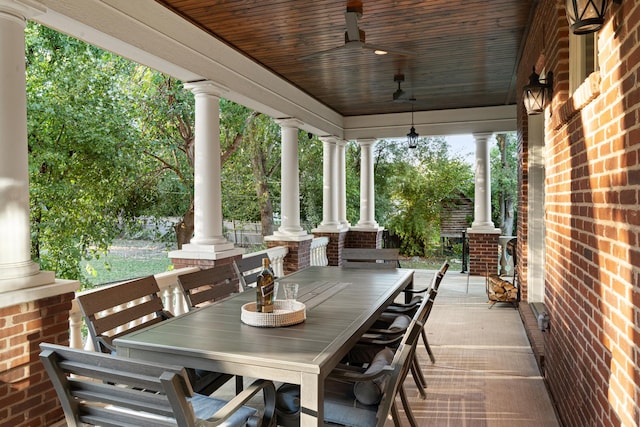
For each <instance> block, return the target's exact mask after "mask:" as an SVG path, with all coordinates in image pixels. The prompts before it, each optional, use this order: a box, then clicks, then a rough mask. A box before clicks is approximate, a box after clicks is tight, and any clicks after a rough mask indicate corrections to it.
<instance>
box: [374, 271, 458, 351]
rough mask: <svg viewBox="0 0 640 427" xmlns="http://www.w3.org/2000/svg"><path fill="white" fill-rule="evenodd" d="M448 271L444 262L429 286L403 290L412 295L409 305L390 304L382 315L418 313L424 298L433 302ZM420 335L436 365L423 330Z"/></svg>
mask: <svg viewBox="0 0 640 427" xmlns="http://www.w3.org/2000/svg"><path fill="white" fill-rule="evenodd" d="M448 269H449V262H448V261H445V262H444V263H443V264H442V266H441V267H440V270H438V272H437V273H436V275H435V276H434V277H433V281H432V282H431V283H430V284H429V286H427V287H426V288H422V289H405V290H404V291H405V292H410V293H412V294H414V297H413V298H412V299H411V301H410V302H409V303H396V302H394V303H392V304H391V305H390V306H389V307H387V309H386V310H385V312H384V315H393V314H396V315H397V314H405V315H409V316H413V315H414V314H415V313H416V312H417V311H418V308H419V307H420V304H422V302H423V300H424V298H425V297H426V298H429V297H431V298H432V299H434V300H435V298H436V296H437V294H438V289H439V288H440V283H442V280H443V279H444V275H445V273H446V272H447V270H448ZM432 305H433V302H432V303H431V306H432ZM431 306H430V308H429V311H428V312H427V314H426V317H425V318H424V321H423V323H426V320H427V318H428V316H429V313H430V312H431ZM421 335H422V343H423V344H424V347H425V349H426V350H427V354H428V355H429V359H430V360H431V363H436V358H435V356H434V354H433V351H432V350H431V346H430V345H429V341H428V340H427V334H426V332H425V331H424V330H423V331H422V333H421Z"/></svg>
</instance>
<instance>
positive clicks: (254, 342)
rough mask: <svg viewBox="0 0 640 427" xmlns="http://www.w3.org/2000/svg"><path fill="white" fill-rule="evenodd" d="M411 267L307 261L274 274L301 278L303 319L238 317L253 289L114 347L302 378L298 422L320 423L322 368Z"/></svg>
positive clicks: (258, 374) (259, 374)
mask: <svg viewBox="0 0 640 427" xmlns="http://www.w3.org/2000/svg"><path fill="white" fill-rule="evenodd" d="M412 280H413V270H408V269H393V270H366V269H343V268H340V267H309V268H307V269H304V270H301V271H298V272H296V273H294V274H292V275H289V276H287V277H284V278H282V279H279V280H278V281H279V282H280V283H281V285H280V289H281V290H280V295H282V284H283V283H286V282H295V283H299V284H300V290H299V294H298V300H299V301H302V302H304V303H305V304H306V305H307V318H306V320H305V321H304V323H301V324H298V325H293V326H288V327H282V328H258V327H254V326H249V325H246V324H244V323H242V321H241V320H240V313H241V307H242V305H243V304H245V303H247V302H252V301H255V290H252V289H251V290H248V291H247V292H244V293H241V294H237V295H234V296H233V297H231V298H229V299H227V300H224V301H221V302H218V303H216V304H212V305H209V306H206V307H203V308H200V309H196V310H194V311H191V312H189V313H186V314H184V315H182V316H178V317H175V318H173V319H169V320H167V321H164V322H160V323H158V324H156V325H153V326H151V327H149V328H145V329H143V330H140V331H136V332H132V333H130V334H127V335H126V336H124V337H120V338H118V339H116V340H115V344H116V346H117V351H118V354H120V355H124V356H128V357H133V358H140V359H145V360H151V361H157V362H165V363H173V364H178V365H182V366H186V367H191V368H200V369H206V370H212V371H218V372H226V373H231V374H236V375H243V376H246V377H251V378H265V379H270V380H274V381H286V382H291V383H295V384H300V385H301V404H302V407H303V414H302V417H301V425H304V426H306V425H309V426H312V425H313V426H315V425H322V419H323V416H322V415H323V414H322V405H321V401H322V395H323V383H324V378H325V377H326V375H327V374H328V373H329V372H330V371H331V369H333V368H334V367H335V365H336V364H337V363H338V362H339V361H340V359H342V357H343V356H344V355H345V354H346V352H347V351H348V350H349V348H351V346H352V345H353V344H354V343H355V342H356V341H357V340H358V338H359V337H360V335H362V333H363V332H364V331H366V330H367V329H368V328H369V327H370V325H371V324H372V323H373V322H374V321H375V319H376V318H377V317H378V314H379V313H381V312H382V311H383V310H384V308H385V307H386V306H387V305H388V304H389V303H390V302H392V301H393V299H394V298H395V297H396V296H397V295H398V294H399V293H400V291H401V290H402V289H403V288H404V287H406V286H407V285H408V284H410V283H411V282H412Z"/></svg>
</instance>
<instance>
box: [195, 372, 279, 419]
mask: <svg viewBox="0 0 640 427" xmlns="http://www.w3.org/2000/svg"><path fill="white" fill-rule="evenodd" d="M261 390H262V392H263V394H264V413H263V415H262V426H271V425H274V423H275V410H276V389H275V386H274V385H273V382H271V381H268V380H256V381H254V382H253V383H251V385H250V386H249V387H247V388H246V389H245V390H243V391H242V392H241V393H240V394H238V395H236V396H235V397H234V398H233V399H231V400H230V401H229V402H228V403H227V404H226V405H224V406H223V407H222V408H221V409H220V410H219V411H218V412H216V413H215V414H214V415H213V417H211V418H209V419H208V420H207V421H209V422H213V423H214V424H213V425H219V424H222V422H223V421H224V420H226V419H227V418H229V417H230V416H231V415H233V413H234V412H235V411H237V410H238V408H240V407H241V406H242V405H244V404H245V403H247V402H248V401H249V400H250V399H251V398H252V397H253V396H255V395H256V394H257V393H258V392H259V391H261Z"/></svg>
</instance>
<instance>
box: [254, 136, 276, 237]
mask: <svg viewBox="0 0 640 427" xmlns="http://www.w3.org/2000/svg"><path fill="white" fill-rule="evenodd" d="M251 163H252V165H253V174H254V176H255V178H256V195H257V196H258V203H259V204H260V223H261V224H262V236H263V237H264V236H270V235H272V234H273V205H272V203H271V193H270V192H269V185H268V173H267V164H266V159H265V156H264V152H263V151H262V150H260V149H259V148H257V149H256V150H255V155H254V156H253V158H252V159H251Z"/></svg>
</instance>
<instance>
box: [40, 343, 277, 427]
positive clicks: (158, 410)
mask: <svg viewBox="0 0 640 427" xmlns="http://www.w3.org/2000/svg"><path fill="white" fill-rule="evenodd" d="M40 348H41V350H42V352H41V353H40V360H41V361H42V363H43V365H44V367H45V369H46V371H47V373H48V374H49V379H50V380H51V382H52V383H53V387H54V388H55V390H56V393H57V395H58V398H59V399H60V403H61V404H62V409H63V410H64V415H65V418H66V422H67V424H66V425H67V426H69V427H80V426H84V425H91V426H95V425H100V426H104V425H109V426H151V425H153V426H186V427H195V426H202V427H209V426H210V427H213V426H218V425H220V424H221V423H222V422H223V421H224V422H225V424H224V425H230V426H244V425H245V424H246V423H247V421H249V422H252V423H256V424H258V423H260V422H261V421H262V423H263V424H262V425H263V426H271V425H272V422H273V421H274V412H275V389H274V385H273V383H272V382H271V381H265V380H257V381H255V382H254V383H253V384H252V385H251V386H250V387H248V388H247V389H246V390H245V391H243V392H242V393H241V394H240V395H238V396H236V397H235V398H234V399H233V400H232V401H231V402H227V401H225V400H221V399H217V398H213V397H209V396H205V395H199V394H195V393H194V392H193V389H192V388H191V385H190V383H189V380H188V378H187V374H186V372H185V370H184V369H183V368H181V367H178V366H171V365H164V364H156V363H149V362H142V361H138V360H134V359H125V358H122V357H117V356H113V355H109V354H105V353H98V352H87V351H84V350H77V349H71V348H68V347H63V346H59V345H54V344H47V343H42V344H40ZM260 391H262V393H263V394H264V398H265V410H264V413H263V415H260V414H259V413H258V411H257V410H256V409H255V408H251V407H249V406H245V404H246V403H247V402H248V401H249V399H251V398H252V397H253V396H255V395H256V394H257V393H258V392H260ZM227 423H228V424H227ZM252 425H253V424H252Z"/></svg>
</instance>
